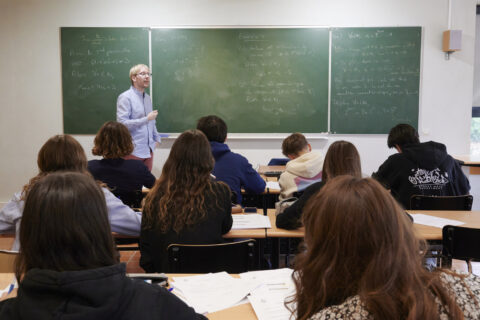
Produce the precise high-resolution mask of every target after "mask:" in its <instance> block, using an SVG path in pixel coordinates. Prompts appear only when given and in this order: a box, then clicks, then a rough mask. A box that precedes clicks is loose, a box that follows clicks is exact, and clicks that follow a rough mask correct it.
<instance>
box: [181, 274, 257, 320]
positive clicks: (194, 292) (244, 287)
mask: <svg viewBox="0 0 480 320" xmlns="http://www.w3.org/2000/svg"><path fill="white" fill-rule="evenodd" d="M173 280H174V283H173V288H174V290H173V293H175V294H176V295H177V296H178V297H179V298H181V299H182V300H184V301H185V303H186V304H188V305H189V306H191V307H192V308H194V309H195V312H197V313H201V314H205V313H211V312H215V311H219V310H222V309H226V308H230V307H233V306H235V305H237V304H239V303H242V302H243V303H247V302H248V301H247V300H246V299H245V297H246V296H247V295H248V294H249V293H250V291H252V290H253V289H254V287H252V286H253V285H252V284H251V282H249V281H244V280H242V279H238V278H233V277H232V276H230V275H229V274H228V273H226V272H218V273H208V274H204V275H199V276H191V277H173Z"/></svg>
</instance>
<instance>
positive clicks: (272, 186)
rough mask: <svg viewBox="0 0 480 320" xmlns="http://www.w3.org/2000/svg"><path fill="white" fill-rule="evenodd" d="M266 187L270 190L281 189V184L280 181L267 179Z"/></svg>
mask: <svg viewBox="0 0 480 320" xmlns="http://www.w3.org/2000/svg"><path fill="white" fill-rule="evenodd" d="M265 188H268V189H270V190H280V184H279V183H278V181H267V185H266V186H265Z"/></svg>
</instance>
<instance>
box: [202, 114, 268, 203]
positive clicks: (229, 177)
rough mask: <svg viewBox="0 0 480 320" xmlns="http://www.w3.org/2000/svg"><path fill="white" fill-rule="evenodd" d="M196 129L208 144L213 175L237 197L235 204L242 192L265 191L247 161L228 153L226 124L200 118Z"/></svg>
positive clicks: (207, 117)
mask: <svg viewBox="0 0 480 320" xmlns="http://www.w3.org/2000/svg"><path fill="white" fill-rule="evenodd" d="M197 129H198V130H200V131H202V132H203V133H204V134H205V135H206V136H207V138H208V141H209V142H210V147H211V149H212V153H213V157H214V159H215V166H214V168H213V172H212V173H213V175H214V176H215V177H216V178H217V180H219V181H223V182H225V183H226V184H227V185H228V186H229V187H230V189H231V190H232V191H233V192H234V193H235V194H236V195H237V200H236V203H237V204H242V191H241V189H242V188H243V189H245V191H247V192H248V193H255V194H258V193H262V192H264V191H265V185H266V183H265V180H263V179H262V177H260V175H259V174H258V172H257V171H255V170H254V169H253V168H252V165H251V164H250V163H249V162H248V160H247V159H246V158H245V157H243V156H242V155H239V154H238V153H234V152H232V151H230V148H228V145H227V144H225V140H226V139H227V124H226V123H225V121H223V120H222V119H220V118H219V117H217V116H206V117H202V118H200V119H199V120H198V122H197Z"/></svg>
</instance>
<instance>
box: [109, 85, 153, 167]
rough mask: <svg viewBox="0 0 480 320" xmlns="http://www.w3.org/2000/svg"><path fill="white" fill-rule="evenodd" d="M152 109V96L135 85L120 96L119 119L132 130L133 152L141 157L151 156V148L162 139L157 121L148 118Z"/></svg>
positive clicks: (118, 105)
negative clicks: (156, 124)
mask: <svg viewBox="0 0 480 320" xmlns="http://www.w3.org/2000/svg"><path fill="white" fill-rule="evenodd" d="M151 111H152V99H151V98H150V96H149V95H148V94H146V93H144V92H143V93H142V92H140V91H138V90H137V89H135V88H134V87H133V86H131V87H130V89H128V90H127V91H125V92H123V93H122V94H120V95H119V96H118V99H117V121H118V122H120V123H123V124H124V125H125V126H127V128H128V130H129V131H130V134H131V135H132V140H133V144H134V146H135V149H134V150H133V152H132V154H133V155H134V156H136V157H139V158H144V159H145V158H150V150H151V151H153V150H155V143H156V142H160V140H161V138H160V135H159V133H158V132H157V128H156V126H155V123H156V121H155V120H150V121H148V119H147V115H148V114H149V113H150V112H151Z"/></svg>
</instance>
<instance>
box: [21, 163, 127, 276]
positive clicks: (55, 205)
mask: <svg viewBox="0 0 480 320" xmlns="http://www.w3.org/2000/svg"><path fill="white" fill-rule="evenodd" d="M20 247H21V248H20V253H19V255H18V256H17V260H16V272H15V273H16V276H17V279H18V280H19V281H20V279H21V277H22V275H23V274H25V272H27V271H28V270H30V269H32V268H40V269H49V270H55V271H74V270H84V269H93V268H99V267H103V266H109V265H113V264H116V263H118V253H117V251H116V250H115V247H114V243H113V239H112V235H111V231H110V223H109V222H108V214H107V207H106V204H105V196H104V194H103V191H102V190H101V188H100V186H99V185H98V184H97V183H95V181H94V180H93V178H92V177H90V176H87V175H85V174H82V173H78V172H54V173H49V174H47V175H46V176H44V177H41V178H40V179H38V181H37V182H36V183H35V184H34V185H33V186H32V187H31V189H30V191H29V192H28V195H27V197H26V200H25V208H24V209H23V215H22V221H21V223H20Z"/></svg>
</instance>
